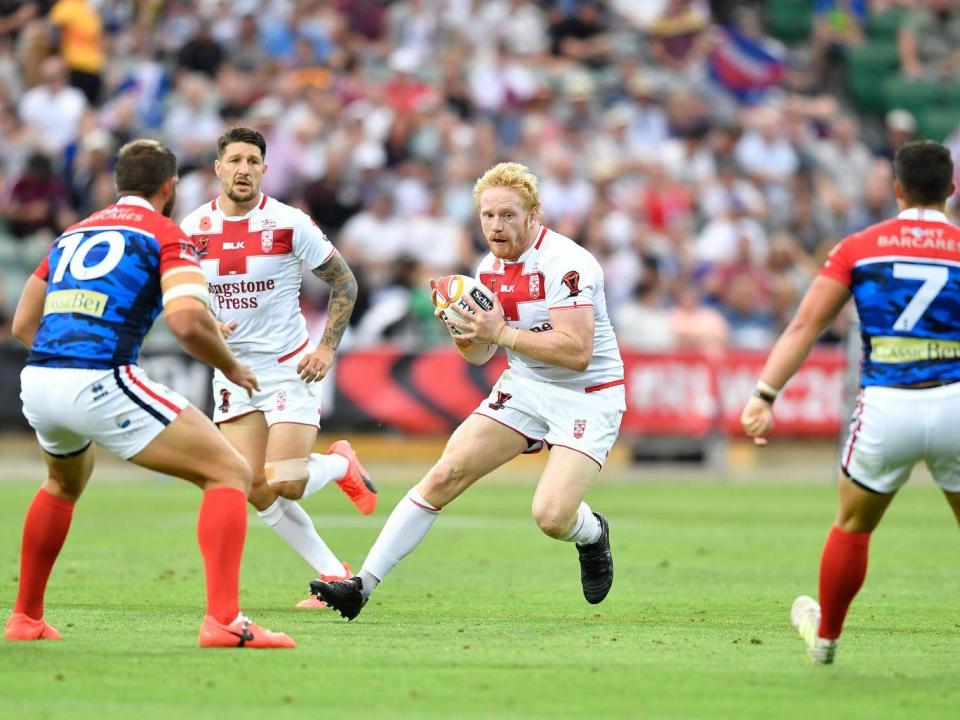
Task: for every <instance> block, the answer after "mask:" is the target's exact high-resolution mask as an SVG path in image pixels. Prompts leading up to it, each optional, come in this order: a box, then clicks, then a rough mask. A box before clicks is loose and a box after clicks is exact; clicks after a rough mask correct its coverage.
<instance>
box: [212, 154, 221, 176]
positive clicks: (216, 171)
mask: <svg viewBox="0 0 960 720" xmlns="http://www.w3.org/2000/svg"><path fill="white" fill-rule="evenodd" d="M220 167H221V166H220V158H217V159H216V160H214V161H213V172H214V174H216V176H217V177H220Z"/></svg>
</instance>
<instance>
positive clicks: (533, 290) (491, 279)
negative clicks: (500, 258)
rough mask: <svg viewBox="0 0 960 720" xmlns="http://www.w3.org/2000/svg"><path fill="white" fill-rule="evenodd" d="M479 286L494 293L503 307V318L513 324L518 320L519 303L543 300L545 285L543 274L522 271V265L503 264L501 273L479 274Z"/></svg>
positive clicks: (537, 271)
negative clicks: (511, 321)
mask: <svg viewBox="0 0 960 720" xmlns="http://www.w3.org/2000/svg"><path fill="white" fill-rule="evenodd" d="M480 284H481V285H483V286H484V287H487V288H490V290H491V291H492V292H494V293H496V296H497V298H498V299H499V300H500V305H501V306H503V316H504V317H505V318H506V319H507V320H513V321H515V322H517V321H519V320H520V308H519V305H520V303H527V302H536V301H538V300H543V297H544V296H543V293H544V287H545V285H546V283H545V282H544V279H543V273H542V272H540V271H539V270H536V271H534V272H532V273H525V272H524V271H523V263H511V264H509V265H508V264H504V267H503V272H502V273H492V272H482V273H480Z"/></svg>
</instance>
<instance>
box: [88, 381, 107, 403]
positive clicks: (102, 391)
mask: <svg viewBox="0 0 960 720" xmlns="http://www.w3.org/2000/svg"><path fill="white" fill-rule="evenodd" d="M90 392H92V393H93V399H94V400H100V399H101V398H105V397H106V396H107V389H106V388H105V387H104V386H103V383H94V384H93V385H92V386H91V387H90Z"/></svg>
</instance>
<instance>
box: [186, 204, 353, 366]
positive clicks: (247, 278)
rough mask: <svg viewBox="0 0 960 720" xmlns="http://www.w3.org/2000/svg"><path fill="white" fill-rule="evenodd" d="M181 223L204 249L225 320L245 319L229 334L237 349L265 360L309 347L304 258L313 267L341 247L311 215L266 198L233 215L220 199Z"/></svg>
mask: <svg viewBox="0 0 960 720" xmlns="http://www.w3.org/2000/svg"><path fill="white" fill-rule="evenodd" d="M180 227H181V228H182V229H183V231H184V232H185V233H186V234H187V235H189V236H190V237H191V238H193V241H194V243H195V244H196V246H197V249H198V251H199V253H200V264H201V266H202V267H203V273H204V275H206V278H207V285H208V287H209V289H210V307H211V308H212V309H213V311H214V313H215V314H216V316H217V319H218V320H220V321H221V322H225V323H230V322H236V323H237V327H236V329H235V330H234V331H233V334H232V335H231V336H230V337H229V338H228V339H227V344H228V345H229V346H230V349H231V350H233V351H234V352H235V353H237V355H238V356H239V357H241V358H243V359H244V361H245V362H257V361H262V360H265V359H266V358H267V357H270V356H272V357H275V358H277V359H278V360H279V359H286V358H287V357H289V356H290V355H293V354H295V353H296V352H298V351H299V350H301V349H302V348H303V347H304V346H305V345H306V343H307V323H306V320H304V317H303V314H302V313H301V312H300V279H301V272H302V271H301V266H300V263H301V261H302V262H304V263H306V265H307V267H308V268H310V269H311V270H312V269H314V268H316V267H318V266H320V265H322V264H323V263H325V262H326V261H327V260H329V259H330V256H331V255H332V254H333V252H334V250H333V245H331V244H330V241H329V240H327V237H326V235H324V234H323V231H322V230H320V228H318V227H317V226H316V225H315V224H314V222H313V220H311V219H310V217H309V216H308V215H307V214H306V213H304V212H303V211H301V210H298V209H297V208H294V207H291V206H289V205H285V204H284V203H282V202H279V201H278V200H274V199H273V198H271V197H268V196H267V195H262V196H261V199H260V202H259V203H257V205H255V206H254V207H253V209H251V210H250V211H249V212H248V213H247V214H246V215H240V216H227V215H225V214H224V212H223V210H221V209H220V203H219V202H218V199H215V200H213V201H212V202H209V203H204V204H203V205H201V206H200V207H199V208H197V209H196V210H194V211H193V212H192V213H190V214H189V215H187V216H186V217H185V218H184V219H183V222H181V223H180Z"/></svg>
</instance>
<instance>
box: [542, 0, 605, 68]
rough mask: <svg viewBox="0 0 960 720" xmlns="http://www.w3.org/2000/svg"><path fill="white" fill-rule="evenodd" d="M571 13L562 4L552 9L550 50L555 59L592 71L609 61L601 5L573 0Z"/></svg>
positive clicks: (593, 1) (590, 1)
mask: <svg viewBox="0 0 960 720" xmlns="http://www.w3.org/2000/svg"><path fill="white" fill-rule="evenodd" d="M572 4H573V6H574V10H573V12H572V13H569V14H567V13H565V12H564V10H563V9H562V4H561V3H556V4H554V5H553V7H552V8H551V11H550V12H551V13H552V22H551V23H550V29H549V33H550V51H551V52H552V53H553V54H554V55H555V56H557V57H560V58H563V59H565V60H571V61H573V62H577V63H581V64H584V65H587V66H589V67H593V68H599V67H602V66H603V65H604V64H605V63H606V62H608V61H609V57H610V37H609V35H608V33H607V30H608V27H607V24H606V18H605V17H604V11H603V3H600V2H598V0H573V3H572Z"/></svg>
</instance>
